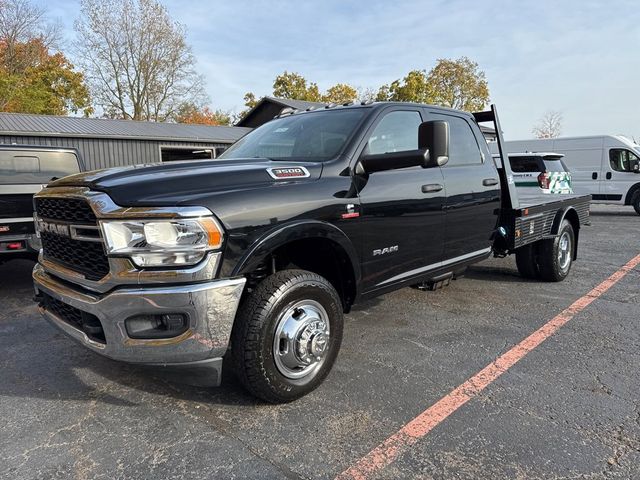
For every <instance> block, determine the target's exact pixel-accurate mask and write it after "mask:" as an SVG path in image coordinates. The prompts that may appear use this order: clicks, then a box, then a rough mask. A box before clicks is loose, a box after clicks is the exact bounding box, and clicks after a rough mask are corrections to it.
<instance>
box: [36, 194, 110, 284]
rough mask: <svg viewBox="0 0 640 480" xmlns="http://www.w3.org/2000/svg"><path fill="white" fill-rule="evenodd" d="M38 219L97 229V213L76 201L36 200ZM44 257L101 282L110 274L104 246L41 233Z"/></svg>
mask: <svg viewBox="0 0 640 480" xmlns="http://www.w3.org/2000/svg"><path fill="white" fill-rule="evenodd" d="M35 204H36V212H37V214H38V217H40V218H42V219H46V220H53V221H60V222H65V223H72V224H73V225H90V226H92V227H93V226H96V225H97V219H96V216H95V214H94V213H93V210H91V207H90V206H89V204H88V203H86V202H85V201H84V200H80V199H76V198H36V202H35ZM40 237H41V239H42V253H43V255H44V257H45V258H46V259H47V260H50V261H52V262H55V263H58V264H60V265H62V266H64V267H66V268H68V269H70V270H73V271H75V272H78V273H81V274H82V275H84V276H85V278H87V279H88V280H92V281H97V280H100V279H102V278H103V277H104V276H105V275H107V273H109V259H108V258H107V256H106V254H105V251H104V246H103V244H102V242H92V241H85V240H76V239H73V238H70V237H67V236H63V235H58V234H56V233H53V232H41V233H40Z"/></svg>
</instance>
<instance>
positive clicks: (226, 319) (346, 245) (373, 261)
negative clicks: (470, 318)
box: [33, 103, 590, 402]
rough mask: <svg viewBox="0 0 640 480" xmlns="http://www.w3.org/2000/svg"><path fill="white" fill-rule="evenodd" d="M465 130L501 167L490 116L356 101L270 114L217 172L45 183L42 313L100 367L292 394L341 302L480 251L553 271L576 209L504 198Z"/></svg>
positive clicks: (437, 276)
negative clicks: (178, 370)
mask: <svg viewBox="0 0 640 480" xmlns="http://www.w3.org/2000/svg"><path fill="white" fill-rule="evenodd" d="M481 122H492V123H493V126H494V128H495V129H496V132H497V135H498V144H499V147H500V153H501V154H502V155H503V157H504V152H503V151H502V148H501V146H502V138H501V129H500V124H499V121H498V118H497V114H496V111H495V108H492V109H491V111H487V112H480V113H477V114H473V115H472V114H469V113H465V112H459V111H454V110H450V109H444V108H439V107H433V106H429V105H417V104H410V103H373V104H360V105H344V106H338V107H333V108H325V109H317V110H313V111H305V112H291V113H290V114H286V115H281V116H280V117H279V118H277V119H274V120H273V121H271V122H269V123H267V124H265V125H263V126H262V127H260V128H257V129H256V130H254V131H252V132H251V133H249V134H248V135H246V136H245V137H243V138H242V139H240V140H239V141H238V142H237V143H236V144H235V145H233V146H232V147H231V148H229V149H228V150H227V151H226V152H225V153H224V154H223V155H222V156H221V158H219V159H217V160H212V161H204V162H203V161H198V162H178V163H172V164H170V165H156V166H146V167H125V168H115V169H109V170H104V171H95V172H88V173H82V174H78V175H74V176H71V177H67V178H65V179H62V180H59V181H56V182H53V183H52V184H50V185H49V186H48V187H47V188H46V189H44V190H43V191H42V192H40V193H38V194H37V195H36V197H35V209H36V215H37V218H36V223H37V225H38V230H39V232H40V235H41V239H42V246H43V250H42V253H41V255H40V259H39V263H38V264H37V265H36V267H35V269H34V271H33V278H34V281H35V288H36V292H37V295H36V298H37V301H38V302H39V304H40V308H41V311H42V312H43V314H44V315H45V317H46V318H47V319H48V320H49V321H51V322H52V323H53V324H55V325H57V326H58V327H59V328H61V329H62V330H64V331H65V332H67V333H68V334H69V335H70V336H72V337H74V338H75V339H76V340H78V341H79V342H81V343H82V344H84V345H85V346H87V347H88V348H90V349H92V350H94V351H95V352H98V353H101V354H104V355H106V356H108V357H111V358H113V359H117V360H122V361H127V362H137V363H145V364H155V365H165V366H172V367H187V368H189V369H192V370H198V371H200V372H203V371H204V372H207V374H208V375H209V379H210V383H212V384H216V383H218V382H219V380H220V374H221V368H222V363H223V357H224V362H225V363H227V362H230V363H231V364H232V365H233V368H234V370H235V373H236V374H237V376H238V378H239V379H240V381H241V382H242V383H243V384H244V385H245V387H246V388H247V389H248V390H249V391H250V392H252V393H253V394H254V395H257V396H258V397H260V398H262V399H264V400H267V401H271V402H284V401H290V400H293V399H295V398H298V397H300V396H302V395H304V394H306V393H308V392H310V391H311V390H313V389H314V388H315V387H317V386H318V385H319V384H320V383H321V382H322V380H323V379H324V378H325V377H326V375H327V374H328V373H329V371H330V369H331V366H332V364H333V363H334V361H335V359H336V356H337V354H338V350H339V348H340V343H341V340H342V328H343V313H346V312H349V310H350V308H351V306H352V305H353V304H354V303H357V302H359V301H361V300H363V299H367V298H371V297H374V296H377V295H380V294H382V293H385V292H389V291H391V290H394V289H398V288H401V287H405V286H410V285H417V286H420V287H423V288H426V289H429V288H437V287H438V286H441V285H444V284H446V283H447V282H449V281H450V280H451V279H452V278H455V277H456V276H459V275H460V274H461V273H462V272H463V271H464V269H465V268H466V267H467V266H469V265H471V264H473V263H476V262H479V261H481V260H484V259H486V258H487V257H489V256H490V255H491V254H494V255H496V256H506V255H509V254H515V255H516V259H517V265H518V269H519V270H520V272H521V273H522V274H523V275H525V276H527V277H532V278H539V279H541V280H546V281H560V280H563V279H564V278H565V277H566V276H567V275H568V274H569V270H570V268H571V264H572V261H573V260H574V259H575V258H576V254H577V247H578V239H579V233H580V229H581V227H582V225H584V224H585V223H587V222H588V215H589V202H590V197H589V196H588V195H587V196H576V195H562V196H554V195H546V196H543V195H539V196H537V197H535V196H531V197H527V198H519V197H518V194H517V192H516V189H515V185H514V182H513V177H512V173H511V170H510V166H509V162H502V163H501V165H502V167H501V168H497V167H496V164H495V163H494V162H493V161H492V157H491V154H490V152H489V149H488V147H487V144H486V142H485V139H484V137H483V136H482V133H481V131H480V129H479V127H478V123H481ZM478 301H482V300H478Z"/></svg>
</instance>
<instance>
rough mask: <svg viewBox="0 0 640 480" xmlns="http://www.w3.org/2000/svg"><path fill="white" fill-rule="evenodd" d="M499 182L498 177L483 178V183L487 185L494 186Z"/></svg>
mask: <svg viewBox="0 0 640 480" xmlns="http://www.w3.org/2000/svg"><path fill="white" fill-rule="evenodd" d="M497 184H498V179H496V178H485V179H484V180H482V185H483V186H485V187H493V186H494V185H497Z"/></svg>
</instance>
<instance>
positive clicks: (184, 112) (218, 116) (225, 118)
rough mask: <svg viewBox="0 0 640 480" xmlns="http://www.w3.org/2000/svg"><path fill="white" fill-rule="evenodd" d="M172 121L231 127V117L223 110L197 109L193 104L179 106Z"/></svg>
mask: <svg viewBox="0 0 640 480" xmlns="http://www.w3.org/2000/svg"><path fill="white" fill-rule="evenodd" d="M173 120H174V121H175V122H177V123H195V124H199V125H231V124H232V123H233V116H232V115H231V113H229V112H225V111H223V110H215V111H213V110H211V109H210V108H209V107H206V106H205V107H202V108H199V107H198V106H197V105H195V104H193V103H185V104H183V105H181V106H180V108H179V109H178V111H177V113H176V115H175V116H174V118H173Z"/></svg>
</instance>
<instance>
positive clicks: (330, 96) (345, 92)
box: [322, 83, 358, 105]
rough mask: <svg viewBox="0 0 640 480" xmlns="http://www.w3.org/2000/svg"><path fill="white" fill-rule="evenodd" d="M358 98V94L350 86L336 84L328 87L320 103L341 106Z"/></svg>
mask: <svg viewBox="0 0 640 480" xmlns="http://www.w3.org/2000/svg"><path fill="white" fill-rule="evenodd" d="M357 98H358V92H357V90H356V89H355V88H353V87H352V86H351V85H348V84H346V83H337V84H335V85H334V86H333V87H330V88H329V89H328V90H327V91H326V92H325V93H324V95H322V101H323V102H325V103H336V104H338V105H341V104H343V103H348V102H353V101H355V100H356V99H357Z"/></svg>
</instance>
